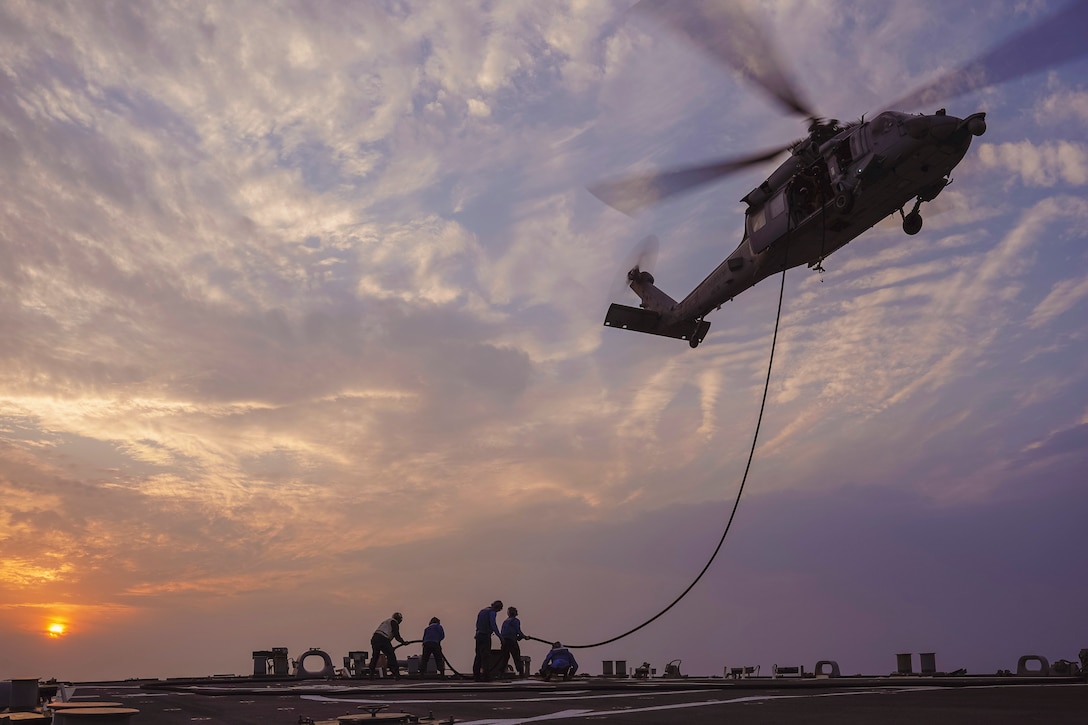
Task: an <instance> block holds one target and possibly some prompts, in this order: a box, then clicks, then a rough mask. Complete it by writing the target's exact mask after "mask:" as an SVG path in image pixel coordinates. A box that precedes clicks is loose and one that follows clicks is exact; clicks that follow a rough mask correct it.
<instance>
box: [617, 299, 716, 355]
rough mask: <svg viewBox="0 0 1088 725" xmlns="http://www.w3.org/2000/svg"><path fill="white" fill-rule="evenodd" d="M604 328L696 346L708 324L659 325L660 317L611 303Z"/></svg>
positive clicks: (638, 309) (682, 322)
mask: <svg viewBox="0 0 1088 725" xmlns="http://www.w3.org/2000/svg"><path fill="white" fill-rule="evenodd" d="M604 324H605V327H618V328H619V329H621V330H634V331H635V332H647V333H649V334H651V335H661V336H662V337H672V338H675V339H677V340H687V341H688V342H689V343H692V342H693V343H694V344H693V345H692V347H695V345H698V344H699V343H700V342H702V341H703V338H704V337H706V333H707V331H708V330H709V329H710V323H709V322H707V321H706V320H682V321H681V322H677V323H673V324H671V325H663V324H661V315H659V314H657V313H656V312H651V311H650V310H643V309H640V308H638V307H628V306H627V305H618V304H615V303H613V304H612V306H611V307H609V308H608V315H606V316H605V318H604Z"/></svg>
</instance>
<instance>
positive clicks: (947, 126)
mask: <svg viewBox="0 0 1088 725" xmlns="http://www.w3.org/2000/svg"><path fill="white" fill-rule="evenodd" d="M960 123H962V121H961V119H959V118H955V117H953V116H947V115H945V114H944V113H941V112H938V113H937V114H935V115H933V116H915V117H914V118H911V119H908V120H907V122H906V124H905V125H906V128H907V133H908V134H909V135H910V137H911V138H913V139H915V140H918V141H922V140H924V139H927V138H929V139H933V140H936V141H947V140H948V139H949V138H951V136H952V134H954V133H955V132H956V130H957V129H958V128H959V126H960Z"/></svg>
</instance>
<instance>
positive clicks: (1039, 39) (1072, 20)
mask: <svg viewBox="0 0 1088 725" xmlns="http://www.w3.org/2000/svg"><path fill="white" fill-rule="evenodd" d="M1084 55H1088V2H1084V0H1073V2H1072V3H1070V4H1069V6H1068V7H1066V8H1065V9H1064V10H1062V11H1060V12H1058V13H1056V14H1054V15H1052V16H1050V17H1049V18H1046V19H1045V20H1042V21H1040V22H1039V23H1037V24H1035V25H1033V26H1031V27H1030V28H1028V29H1026V30H1023V31H1021V32H1019V33H1017V34H1016V35H1013V36H1012V37H1010V38H1008V39H1007V40H1005V41H1004V42H1003V43H1001V44H1000V45H997V46H996V47H994V48H993V49H991V50H989V51H988V52H986V53H984V54H982V55H980V56H978V57H977V58H975V59H973V60H971V61H969V62H967V63H964V64H963V65H961V66H960V67H959V68H957V69H956V70H953V71H949V72H948V73H945V74H944V75H942V76H940V77H939V78H937V79H936V80H934V81H932V82H930V83H927V84H926V85H924V86H922V87H921V88H918V89H917V90H915V91H913V92H911V93H909V94H907V95H906V96H904V97H903V98H901V99H900V100H898V101H896V102H895V103H894V104H892V105H890V106H888V108H889V109H896V110H903V111H907V110H911V109H913V108H917V107H918V106H924V105H931V104H934V103H939V102H941V101H944V100H948V99H951V98H955V97H956V96H961V95H963V94H964V93H969V92H971V91H977V90H979V89H982V88H986V87H988V86H992V85H997V84H998V83H1004V82H1005V81H1011V80H1013V79H1015V78H1019V77H1021V76H1025V75H1029V74H1031V73H1036V72H1038V71H1041V70H1045V69H1047V68H1050V67H1052V66H1056V65H1061V64H1062V63H1066V62H1068V61H1071V60H1074V59H1076V58H1080V57H1082V56H1084Z"/></svg>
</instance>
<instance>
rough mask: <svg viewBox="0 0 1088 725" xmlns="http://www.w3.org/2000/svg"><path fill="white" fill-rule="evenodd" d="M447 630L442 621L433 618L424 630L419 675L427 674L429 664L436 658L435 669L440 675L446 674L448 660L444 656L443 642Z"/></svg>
mask: <svg viewBox="0 0 1088 725" xmlns="http://www.w3.org/2000/svg"><path fill="white" fill-rule="evenodd" d="M445 638H446V630H444V629H442V620H440V619H439V618H438V617H431V623H430V624H428V625H427V629H425V630H423V659H422V660H420V663H419V674H421V675H425V674H427V662H429V661H430V659H431V657H434V668H435V669H436V670H437V671H438V674H440V675H444V674H446V658H445V657H444V656H443V655H442V640H444V639H445Z"/></svg>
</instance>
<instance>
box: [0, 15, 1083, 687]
mask: <svg viewBox="0 0 1088 725" xmlns="http://www.w3.org/2000/svg"><path fill="white" fill-rule="evenodd" d="M631 4H632V3H631V2H630V0H616V1H614V2H608V1H607V0H524V1H523V0H503V1H502V2H482V1H481V2H475V1H472V0H463V1H461V0H459V1H458V2H437V1H430V2H428V1H419V2H416V1H413V0H373V1H369V0H368V1H365V2H354V3H348V2H334V1H332V0H329V1H328V2H320V3H311V2H247V1H243V0H240V1H238V2H226V3H221V2H190V1H188V0H186V1H185V2H176V3H172V2H166V1H165V0H163V1H157V2H154V3H129V2H95V3H84V2H71V3H67V2H60V1H58V2H49V3H37V2H29V1H27V2H24V1H21V0H5V2H2V3H0V179H2V181H3V189H4V193H3V195H2V196H0V339H2V340H3V344H2V345H0V497H2V500H3V505H2V506H0V678H9V677H26V676H39V677H42V678H47V677H56V678H59V679H66V680H91V679H109V678H122V677H180V676H203V675H210V674H225V673H238V674H248V673H250V672H252V669H251V668H252V658H251V653H252V651H254V650H267V649H271V648H272V647H287V648H288V649H289V651H290V654H291V656H292V657H295V658H297V657H298V656H300V655H301V654H302V653H304V652H305V651H306V650H307V649H308V648H311V647H316V648H321V649H323V650H325V651H326V652H328V653H329V654H330V655H331V656H332V658H333V660H334V662H335V663H336V664H338V665H339V664H340V661H341V658H342V657H343V656H344V655H346V654H347V653H348V652H349V651H352V650H368V649H369V648H370V647H369V640H370V635H371V633H372V632H373V631H374V628H375V627H376V626H377V624H378V623H379V622H381V621H382V620H383V619H385V618H387V617H388V616H390V614H391V613H392V612H393V611H395V610H396V611H401V612H403V613H404V616H405V620H404V625H403V627H404V632H405V635H406V636H407V637H409V638H411V639H418V638H419V636H420V635H421V634H422V631H423V628H424V627H425V626H426V624H427V622H428V621H429V619H430V618H431V617H432V616H437V617H440V618H441V619H442V622H443V624H444V626H445V628H446V632H447V639H446V643H445V650H446V654H447V657H448V658H449V659H450V661H451V663H452V664H453V665H454V667H456V668H457V669H458V670H460V671H462V672H465V671H468V669H469V668H470V666H471V657H472V626H473V622H474V619H475V615H476V612H477V611H478V610H479V609H480V608H481V607H484V606H486V605H488V604H489V603H490V602H491V601H492V600H493V599H496V598H500V599H502V600H503V601H505V602H506V603H507V604H508V605H515V606H517V607H518V609H519V610H520V613H521V621H522V626H523V628H524V630H525V632H526V633H527V634H529V635H531V636H534V637H540V638H541V639H546V640H553V639H561V640H563V641H564V642H566V643H568V644H580V643H584V644H589V643H595V642H599V641H601V640H604V639H608V638H611V637H614V636H616V635H618V634H621V633H622V632H625V631H627V630H628V629H630V628H632V627H635V626H636V625H638V624H639V623H641V622H643V621H645V620H646V619H648V618H649V617H651V616H653V615H654V614H656V613H657V612H659V611H660V610H661V609H662V608H664V607H665V606H666V605H667V604H668V603H669V602H671V601H672V600H673V599H674V598H675V597H676V596H677V595H679V594H680V592H681V591H683V589H684V588H685V587H687V586H688V584H689V583H690V582H691V581H692V580H693V579H694V577H695V576H696V575H697V574H698V572H699V571H700V569H702V567H703V566H704V564H706V562H707V561H708V559H709V557H710V555H711V553H712V552H713V550H714V547H715V545H716V544H717V542H718V540H719V538H720V537H721V534H722V530H723V527H724V525H725V521H726V519H727V518H728V515H729V511H730V509H731V507H732V505H733V501H734V498H735V497H736V495H737V491H738V487H739V486H740V482H741V477H742V475H743V473H744V468H745V463H746V460H747V455H748V451H749V447H750V446H751V443H752V436H753V433H754V429H755V425H756V420H757V416H758V414H759V408H760V400H761V396H762V394H763V384H764V380H765V377H766V373H767V364H768V357H769V355H770V352H771V338H772V333H773V331H774V326H775V317H776V308H777V307H776V306H777V302H778V291H779V284H780V278H778V277H775V278H772V279H769V280H766V281H764V282H763V283H761V284H760V285H758V286H757V287H755V288H753V289H752V290H749V291H747V292H745V293H744V294H743V295H741V296H738V297H737V298H736V299H735V300H733V301H732V302H730V303H728V304H727V305H725V306H724V307H723V308H722V309H721V310H720V311H715V312H714V313H712V314H711V315H710V316H709V318H708V319H710V321H711V322H712V327H711V329H710V334H709V335H708V337H707V339H706V341H705V342H704V343H703V344H702V345H701V346H700V347H699V348H698V349H696V350H692V349H689V348H688V346H687V345H686V344H685V343H683V342H681V341H676V340H670V339H666V338H659V337H654V336H650V335H640V334H634V333H630V332H625V331H620V330H614V329H607V328H605V327H603V325H602V322H603V319H604V315H605V311H606V309H607V306H608V303H609V302H610V301H619V302H625V303H626V304H636V303H637V300H636V298H635V296H634V295H633V294H632V293H631V292H630V291H629V290H626V289H625V288H624V287H623V283H622V280H623V274H624V270H625V269H626V268H627V267H626V266H625V265H628V264H629V260H630V259H631V255H632V254H633V250H634V249H635V248H636V247H637V245H638V241H639V240H640V239H642V238H643V237H645V236H646V235H648V234H656V235H657V236H658V237H659V238H660V240H661V245H660V246H661V249H660V254H659V256H658V259H657V262H656V266H655V267H654V274H655V276H656V279H657V284H658V286H660V287H661V288H662V289H663V290H665V291H666V292H668V293H669V294H671V295H672V296H674V297H677V298H680V297H681V296H683V295H684V294H686V293H687V291H688V290H690V289H691V288H692V287H693V286H694V285H695V284H697V283H698V282H699V281H700V280H702V279H703V277H704V276H705V275H706V274H707V273H709V271H710V270H711V269H713V268H714V267H715V266H716V265H717V264H718V263H719V262H720V261H721V260H722V259H723V258H724V257H725V256H726V255H728V254H729V253H730V252H731V251H732V250H733V249H734V247H735V246H736V245H737V243H738V242H739V241H740V236H741V229H742V225H743V219H744V205H743V204H741V203H740V202H739V201H738V200H739V199H740V198H741V197H743V196H744V195H745V194H746V193H747V192H748V191H749V190H751V189H752V188H754V187H756V186H757V185H758V184H759V183H760V182H761V181H762V180H763V179H764V178H766V175H768V174H769V173H770V172H771V171H773V169H774V164H773V163H771V164H768V165H767V166H765V167H759V168H755V169H753V170H750V171H747V172H745V173H742V174H739V175H737V176H734V177H732V178H729V179H726V180H724V181H722V182H721V183H718V184H715V185H712V186H709V187H707V188H706V189H703V190H700V191H698V192H695V193H692V194H690V195H687V196H684V197H682V198H678V199H675V200H670V201H668V202H666V203H663V204H660V205H658V206H655V207H654V208H652V209H650V210H648V211H646V212H645V213H642V214H640V215H638V216H635V217H628V216H625V215H623V214H621V213H619V212H617V211H615V210H614V209H611V208H609V207H607V206H605V205H604V204H602V203H601V202H600V201H598V200H597V199H596V198H594V197H593V196H592V195H591V194H590V193H589V192H588V191H587V190H586V187H587V186H590V185H592V184H593V183H594V182H598V181H600V180H601V179H605V178H612V177H615V176H617V175H621V174H625V173H634V172H638V171H646V170H649V169H655V168H667V167H670V166H676V165H682V164H685V163H693V162H699V161H702V160H705V159H709V158H717V157H723V156H724V157H729V156H739V155H744V154H748V153H751V152H752V151H753V150H760V149H766V148H773V147H775V146H776V145H782V144H784V143H786V142H789V141H790V140H791V139H795V138H799V137H801V136H802V135H803V134H804V132H805V121H804V119H800V118H797V117H796V116H790V115H788V114H786V113H784V112H783V111H782V110H781V109H780V107H779V106H778V105H776V104H775V103H774V101H773V100H771V99H769V98H768V97H767V95H766V94H764V93H762V92H761V91H760V90H759V89H758V88H757V87H755V86H753V85H751V84H750V83H748V82H746V81H745V80H744V78H743V77H741V75H740V74H739V73H737V72H734V71H732V70H730V69H728V68H726V67H723V66H722V65H721V64H719V63H718V62H716V61H714V60H713V59H711V58H710V57H708V56H707V55H705V54H704V53H702V52H701V51H700V50H698V49H697V48H695V47H694V46H693V45H692V44H691V43H688V42H685V41H684V39H683V38H681V37H679V36H678V35H677V34H675V33H672V32H670V31H667V30H666V29H663V28H661V27H658V26H655V24H654V23H653V22H648V21H647V19H646V18H645V17H640V16H639V15H638V14H637V13H636V14H631V13H629V12H627V11H628V8H629V7H630V5H631ZM1063 6H1064V4H1063V3H1058V2H1050V1H1049V0H1017V1H1015V2H991V1H990V0H987V1H986V2H981V1H975V2H964V3H951V4H950V3H946V2H939V1H928V0H910V1H909V2H890V3H885V2H876V1H869V0H844V1H836V2H830V1H829V2H820V3H815V2H801V1H799V0H779V1H777V2H761V3H759V4H758V7H756V8H755V12H756V13H757V16H758V17H759V18H761V21H762V22H764V23H765V24H766V27H767V28H768V34H769V36H770V37H772V38H774V39H775V42H776V44H777V46H778V50H779V54H780V56H781V58H782V60H783V62H784V63H785V65H786V66H787V67H789V68H790V69H791V76H792V77H793V79H794V80H795V82H796V84H797V86H798V87H799V88H801V89H803V92H804V94H805V97H806V98H807V99H808V100H809V101H810V103H811V104H812V105H813V106H814V107H815V108H816V109H817V111H818V112H819V113H820V114H822V115H824V116H826V117H834V118H838V119H842V120H844V121H847V120H854V119H858V118H861V117H862V116H863V115H865V114H868V115H869V116H870V117H871V115H873V114H875V113H876V112H878V111H880V110H881V109H882V108H884V107H885V106H884V104H887V103H889V102H891V101H892V100H893V99H895V98H903V97H904V96H905V94H906V93H908V92H909V91H910V90H912V89H913V88H916V87H918V86H919V85H921V84H924V83H926V82H928V81H930V80H932V79H933V78H936V77H938V76H939V75H940V74H941V73H942V72H945V71H948V70H950V69H954V68H956V67H958V66H959V65H960V64H962V63H964V62H965V61H967V60H969V59H970V58H972V57H974V56H976V55H978V54H981V53H983V52H985V51H986V50H987V49H988V48H990V47H992V46H993V45H995V44H997V43H999V42H1001V41H1002V40H1003V39H1005V38H1007V37H1009V36H1010V35H1011V34H1012V33H1015V32H1016V31H1018V30H1021V29H1023V28H1026V27H1028V26H1030V25H1032V24H1033V23H1035V22H1038V21H1039V20H1041V19H1043V18H1045V17H1047V16H1048V15H1049V14H1051V13H1053V12H1054V11H1055V10H1057V9H1059V8H1061V7H1063ZM1082 15H1083V14H1082ZM1086 77H1088V63H1086V62H1085V61H1084V60H1081V61H1077V62H1073V63H1069V64H1066V65H1063V66H1061V67H1057V68H1052V69H1050V70H1047V71H1043V72H1040V73H1033V74H1030V75H1028V76H1026V77H1024V78H1020V79H1017V80H1014V81H1011V82H1008V83H1004V84H1002V85H999V86H996V87H990V88H986V89H983V90H979V91H976V92H973V93H970V94H967V95H964V96H961V97H958V98H954V99H950V100H948V101H946V102H943V106H944V107H947V109H948V113H949V114H951V115H954V116H958V117H965V116H967V115H969V114H971V113H974V112H976V111H985V112H986V113H987V121H988V125H989V130H988V131H987V133H986V134H985V135H984V136H982V137H981V138H978V139H975V140H974V141H973V143H972V146H971V149H970V151H969V152H968V154H967V156H966V158H965V159H964V160H963V161H962V163H961V164H960V165H959V166H958V167H957V168H956V169H955V171H954V173H953V179H954V183H953V184H952V185H951V186H950V187H948V188H947V189H946V190H945V191H944V192H943V193H942V194H941V196H940V197H939V198H938V199H937V200H935V201H934V202H933V203H932V204H925V205H923V207H922V214H923V217H924V219H925V226H924V227H923V229H922V231H921V232H920V233H919V234H918V235H916V236H907V235H906V234H904V233H903V231H902V229H901V226H900V222H899V219H898V214H896V216H895V217H894V218H890V219H888V220H886V221H884V222H882V223H880V224H878V225H877V226H876V227H875V228H873V229H872V230H870V231H869V232H867V233H866V234H864V235H862V236H861V237H859V238H858V239H856V240H855V241H853V242H851V243H850V244H849V245H848V246H846V247H845V248H843V249H842V250H840V251H838V252H836V253H835V254H834V255H833V256H831V257H830V258H829V259H828V260H827V261H826V262H825V263H824V267H825V270H826V271H824V272H823V273H818V272H815V271H812V270H808V269H805V268H803V267H802V268H799V269H796V270H792V271H791V272H790V273H789V274H788V275H787V276H786V281H785V289H784V299H783V308H782V316H781V327H780V329H779V333H778V341H777V348H776V350H775V356H774V366H773V371H772V373H771V378H770V385H769V390H768V395H767V406H766V411H765V413H764V416H763V419H762V425H761V427H760V431H759V439H758V445H757V448H756V452H755V458H754V461H753V464H752V468H751V472H750V474H749V476H748V479H747V483H746V485H745V488H744V492H743V497H742V499H741V502H740V506H739V509H738V512H737V516H736V520H735V523H734V525H733V527H732V530H731V531H730V532H729V535H728V537H727V538H726V541H725V544H724V546H723V547H722V549H721V552H720V553H719V554H718V556H717V558H716V560H715V561H714V563H713V564H712V565H711V567H710V568H709V570H708V571H707V574H706V575H705V577H704V578H703V579H702V580H701V581H700V582H699V583H698V584H697V585H696V587H695V588H694V589H693V590H692V591H691V592H690V594H688V596H687V597H686V598H684V599H683V600H682V601H681V602H680V603H679V604H678V605H677V606H676V607H675V608H674V609H672V610H671V611H670V612H669V613H667V614H666V615H665V616H663V617H661V618H660V619H658V620H657V621H656V622H654V623H653V624H651V625H649V626H648V627H646V628H644V629H642V630H641V631H639V632H638V633H637V634H634V635H632V636H630V637H627V638H625V639H623V640H620V641H618V642H616V643H614V644H610V645H607V646H603V647H598V648H592V649H581V650H576V655H577V656H578V657H579V659H580V660H581V661H582V663H583V670H584V671H586V672H589V673H591V674H599V673H600V671H601V670H600V667H601V664H600V661H601V660H614V659H625V660H627V662H628V663H629V664H630V666H632V667H633V666H634V665H636V664H639V663H641V662H643V661H647V662H650V663H651V664H652V665H653V666H654V667H656V668H657V669H658V671H659V672H662V671H664V665H665V664H666V663H667V662H669V661H671V660H675V659H680V660H681V663H680V668H681V671H682V672H683V673H684V674H694V675H698V674H704V675H706V674H711V675H712V674H719V675H720V674H721V672H722V668H723V667H725V666H740V665H760V666H761V667H762V671H763V672H764V673H766V672H767V671H769V670H770V668H771V666H772V665H773V664H780V665H798V664H800V665H804V666H806V668H810V667H812V666H813V665H814V664H815V662H816V661H817V660H825V659H830V660H835V661H837V662H838V663H839V665H840V667H841V669H842V671H843V672H844V673H850V674H853V673H866V674H886V673H888V672H891V671H892V670H894V669H895V664H896V659H895V655H896V654H897V653H907V652H911V653H920V652H935V653H936V663H937V666H938V669H941V670H949V671H950V670H953V669H958V668H961V667H962V668H966V669H967V670H968V671H969V672H972V673H993V672H996V671H997V670H998V669H1005V668H1013V669H1014V668H1015V666H1016V661H1017V659H1018V658H1019V657H1020V656H1021V655H1025V654H1039V655H1042V656H1044V657H1047V658H1049V659H1050V660H1051V661H1055V660H1057V659H1060V658H1066V659H1075V657H1076V654H1077V652H1078V651H1079V650H1080V648H1082V647H1086V646H1088V624H1086V623H1085V620H1084V617H1083V614H1082V606H1081V604H1082V603H1083V602H1084V601H1085V599H1086V598H1088V578H1086V577H1085V576H1084V529H1083V525H1084V512H1085V511H1086V510H1088V488H1086V487H1085V485H1084V471H1085V468H1086V465H1085V464H1086V462H1088V456H1086V453H1088V334H1086V330H1085V326H1084V323H1083V320H1084V319H1085V315H1086V314H1088V245H1086V243H1085V242H1086V241H1088V231H1086V230H1088V199H1086V196H1085V191H1086V188H1088V85H1086V83H1085V81H1084V78H1086ZM901 110H905V111H911V112H926V113H932V112H933V111H935V110H936V108H935V107H925V108H905V109H901ZM51 628H52V629H51ZM417 647H418V645H410V646H409V647H408V648H407V649H406V650H401V653H402V654H403V653H405V652H406V653H408V654H411V653H418V649H417ZM546 651H547V647H546V646H544V645H542V644H539V643H535V642H533V643H529V644H527V645H526V646H525V647H524V652H525V654H528V655H529V656H530V657H531V658H532V661H533V664H534V666H535V665H537V664H539V662H540V661H541V659H542V658H543V656H544V654H545V652H546ZM915 666H917V660H916V661H915Z"/></svg>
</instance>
